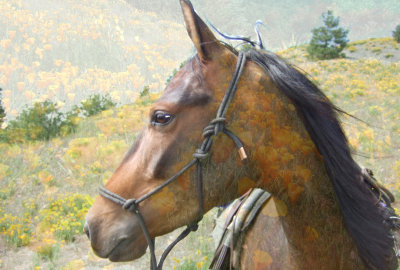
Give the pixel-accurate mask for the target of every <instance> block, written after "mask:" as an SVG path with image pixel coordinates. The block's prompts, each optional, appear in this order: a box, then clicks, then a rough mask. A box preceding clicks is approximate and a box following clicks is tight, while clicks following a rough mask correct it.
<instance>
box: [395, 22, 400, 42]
mask: <svg viewBox="0 0 400 270" xmlns="http://www.w3.org/2000/svg"><path fill="white" fill-rule="evenodd" d="M393 38H394V40H396V41H397V42H399V43H400V24H399V25H397V26H396V29H395V30H394V31H393Z"/></svg>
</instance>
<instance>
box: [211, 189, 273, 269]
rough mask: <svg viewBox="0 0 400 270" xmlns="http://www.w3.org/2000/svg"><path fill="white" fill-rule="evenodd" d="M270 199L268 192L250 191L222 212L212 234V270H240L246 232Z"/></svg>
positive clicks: (260, 190)
mask: <svg viewBox="0 0 400 270" xmlns="http://www.w3.org/2000/svg"><path fill="white" fill-rule="evenodd" d="M270 198H271V194H270V193H268V192H267V191H264V190H262V189H258V188H257V189H250V190H249V191H247V192H246V193H245V194H244V195H243V196H242V197H240V198H238V199H236V200H234V201H233V202H232V203H231V204H230V205H229V206H228V207H227V208H225V209H224V210H223V211H222V212H221V214H220V215H219V217H218V218H217V219H216V225H215V228H214V230H213V232H212V236H213V238H214V240H215V243H216V251H215V253H214V257H213V259H212V261H211V264H210V269H213V270H222V269H240V253H241V250H242V242H243V238H244V236H245V234H246V230H247V228H248V227H249V225H250V224H251V223H252V222H253V221H254V220H255V218H256V216H257V214H258V212H259V211H260V209H261V208H262V206H263V205H264V203H265V202H266V201H268V200H269V199H270Z"/></svg>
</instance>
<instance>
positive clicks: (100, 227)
mask: <svg viewBox="0 0 400 270" xmlns="http://www.w3.org/2000/svg"><path fill="white" fill-rule="evenodd" d="M84 230H85V233H86V235H87V236H88V238H89V240H90V243H91V246H92V249H93V252H94V253H95V254H96V255H97V256H99V257H101V258H108V259H109V260H110V261H113V262H123V261H132V260H135V259H138V258H140V257H141V256H143V255H144V254H145V253H146V249H147V242H146V239H145V237H144V236H143V233H142V232H141V229H140V226H139V225H138V224H137V223H136V222H134V221H132V218H131V219H129V221H128V220H125V219H124V221H122V220H121V219H119V220H114V222H112V223H110V222H107V221H106V220H105V219H102V218H101V217H94V218H91V217H90V216H87V217H86V222H85V226H84Z"/></svg>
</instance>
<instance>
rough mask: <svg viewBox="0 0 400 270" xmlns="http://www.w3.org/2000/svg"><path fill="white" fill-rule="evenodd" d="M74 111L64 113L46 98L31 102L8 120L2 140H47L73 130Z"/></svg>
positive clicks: (13, 141)
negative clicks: (15, 116)
mask: <svg viewBox="0 0 400 270" xmlns="http://www.w3.org/2000/svg"><path fill="white" fill-rule="evenodd" d="M73 116H77V115H76V113H74V112H70V113H67V114H66V115H64V114H63V113H61V112H60V111H59V110H58V108H57V104H56V103H54V102H52V101H50V100H46V101H44V102H37V103H35V104H33V107H32V108H27V109H24V110H23V111H22V113H21V114H20V115H19V116H18V117H17V118H16V119H15V120H12V121H10V123H9V124H8V126H7V128H6V129H5V135H4V137H3V140H6V141H7V142H9V143H16V142H24V141H33V140H49V139H51V138H54V137H56V136H59V135H66V134H68V133H70V132H72V131H74V129H75V127H76V123H74V122H72V121H71V120H72V118H73Z"/></svg>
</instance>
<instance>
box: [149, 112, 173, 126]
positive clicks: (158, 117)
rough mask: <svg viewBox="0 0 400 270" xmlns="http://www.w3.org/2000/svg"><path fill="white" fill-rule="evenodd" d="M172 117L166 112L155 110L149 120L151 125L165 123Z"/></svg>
mask: <svg viewBox="0 0 400 270" xmlns="http://www.w3.org/2000/svg"><path fill="white" fill-rule="evenodd" d="M173 118H174V117H173V116H172V115H170V114H169V113H166V112H155V113H154V115H153V119H152V120H151V122H152V124H153V125H161V126H163V125H167V124H169V123H170V122H171V120H172V119H173Z"/></svg>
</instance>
